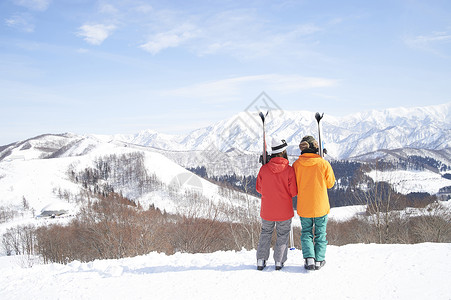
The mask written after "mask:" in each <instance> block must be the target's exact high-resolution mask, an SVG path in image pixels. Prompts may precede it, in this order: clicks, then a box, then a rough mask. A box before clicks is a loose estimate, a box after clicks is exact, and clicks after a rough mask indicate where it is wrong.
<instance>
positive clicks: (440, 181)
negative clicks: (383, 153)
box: [367, 170, 451, 195]
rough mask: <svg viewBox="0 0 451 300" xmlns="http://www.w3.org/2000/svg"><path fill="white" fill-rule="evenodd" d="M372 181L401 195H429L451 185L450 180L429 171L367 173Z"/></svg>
mask: <svg viewBox="0 0 451 300" xmlns="http://www.w3.org/2000/svg"><path fill="white" fill-rule="evenodd" d="M367 175H368V176H370V177H371V178H372V179H373V180H374V181H386V182H388V183H390V184H391V185H392V186H393V188H394V189H395V191H397V192H398V193H401V194H408V193H412V192H427V193H429V194H431V195H434V194H436V193H438V191H439V190H440V189H441V188H443V187H446V186H450V185H451V180H449V179H446V178H444V177H442V175H441V174H439V173H435V172H431V171H427V170H424V171H406V170H397V171H385V172H382V171H377V170H373V171H371V172H368V173H367Z"/></svg>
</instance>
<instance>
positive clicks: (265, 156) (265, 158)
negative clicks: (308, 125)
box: [259, 111, 327, 165]
mask: <svg viewBox="0 0 451 300" xmlns="http://www.w3.org/2000/svg"><path fill="white" fill-rule="evenodd" d="M268 113H269V111H267V112H266V114H263V112H260V113H259V116H260V118H261V119H262V123H263V153H262V155H261V156H260V162H261V164H262V165H264V164H266V163H267V162H268V161H269V155H268V151H267V148H266V134H265V119H266V117H267V116H268ZM323 117H324V113H322V114H320V113H319V112H317V113H316V114H315V119H316V122H317V123H318V146H319V155H320V156H321V157H324V154H326V153H327V151H325V149H323V143H322V141H321V136H322V125H321V119H322V118H323Z"/></svg>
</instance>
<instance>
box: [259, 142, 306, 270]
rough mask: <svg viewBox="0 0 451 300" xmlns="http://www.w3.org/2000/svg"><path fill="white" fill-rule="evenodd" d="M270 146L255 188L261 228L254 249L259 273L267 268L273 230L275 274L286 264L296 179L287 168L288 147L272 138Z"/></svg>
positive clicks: (290, 169) (288, 166)
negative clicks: (270, 153)
mask: <svg viewBox="0 0 451 300" xmlns="http://www.w3.org/2000/svg"><path fill="white" fill-rule="evenodd" d="M271 146H272V151H271V152H272V155H271V160H270V161H269V162H268V163H267V164H265V165H263V166H262V167H261V168H260V171H259V172H258V176H257V185H256V189H257V192H258V193H260V194H261V195H262V197H261V209H260V216H261V218H262V227H261V233H260V238H259V241H258V247H257V269H258V270H263V269H264V268H265V267H266V261H267V260H268V258H269V250H270V247H271V238H272V233H273V231H274V227H276V231H277V240H276V245H275V246H274V261H275V268H276V270H280V269H282V267H283V265H284V263H285V261H286V260H287V250H288V239H289V235H290V230H291V218H292V217H293V216H294V210H293V202H292V198H293V197H294V196H296V195H297V187H296V176H295V173H294V170H293V168H292V167H291V166H290V165H289V164H288V157H287V151H286V149H287V143H286V142H285V140H281V139H277V138H273V140H272V145H271Z"/></svg>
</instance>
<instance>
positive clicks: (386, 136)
mask: <svg viewBox="0 0 451 300" xmlns="http://www.w3.org/2000/svg"><path fill="white" fill-rule="evenodd" d="M450 107H451V102H450V103H447V104H442V105H435V106H425V107H415V108H391V109H386V110H383V111H378V110H373V111H367V112H362V113H357V114H352V115H348V116H345V117H334V116H333V112H326V113H325V115H324V118H323V121H322V122H323V135H324V136H323V141H324V146H325V148H327V150H328V152H329V155H330V156H331V157H332V158H335V159H349V158H352V157H355V156H359V155H364V154H366V153H369V152H374V151H378V150H381V149H388V150H393V149H399V148H414V149H429V150H442V149H447V148H451V114H450V113H451V112H450ZM314 115H315V114H314V112H308V111H270V113H269V115H268V117H267V121H266V132H267V140H268V142H269V143H270V140H271V139H270V137H271V136H278V137H280V138H284V139H285V140H286V141H287V142H288V144H289V145H290V147H289V154H292V155H298V154H299V150H298V146H297V145H298V144H299V142H300V140H301V139H302V137H303V136H305V135H313V136H315V137H316V136H317V125H316V120H315V118H314ZM116 138H117V139H121V140H123V141H126V142H129V143H135V144H139V145H145V146H151V147H155V148H163V149H165V150H173V151H186V150H191V151H192V150H196V151H206V150H207V151H208V150H209V149H213V148H214V149H219V150H221V151H223V152H225V151H228V150H230V149H235V150H239V151H242V152H259V151H260V150H261V144H262V134H261V120H260V118H259V116H258V113H257V112H247V111H246V112H241V113H239V114H237V115H235V116H233V117H232V118H230V119H227V120H223V121H220V122H217V123H216V124H213V125H211V126H209V127H205V128H200V129H198V130H195V131H192V132H191V133H189V134H188V135H186V136H171V135H162V134H158V133H155V132H149V131H143V132H140V133H138V134H135V135H128V136H127V135H122V136H116Z"/></svg>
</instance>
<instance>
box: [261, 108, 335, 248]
mask: <svg viewBox="0 0 451 300" xmlns="http://www.w3.org/2000/svg"><path fill="white" fill-rule="evenodd" d="M268 113H269V111H267V112H266V114H263V112H260V113H259V116H260V118H261V119H262V123H263V151H262V155H261V156H260V163H261V164H262V165H265V164H266V163H267V162H269V155H268V151H267V148H266V133H265V119H266V117H267V116H268ZM323 117H324V113H322V114H320V113H319V112H317V113H316V114H315V119H316V122H317V123H318V146H319V155H320V156H321V157H324V154H325V153H326V151H325V149H323V143H322V141H321V136H322V126H321V119H322V118H323ZM289 249H290V250H295V249H296V248H295V247H294V237H293V222H292V223H291V230H290V248H289Z"/></svg>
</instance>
